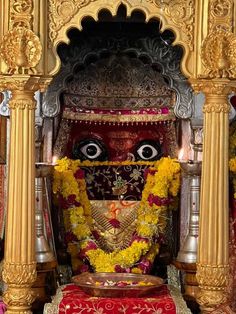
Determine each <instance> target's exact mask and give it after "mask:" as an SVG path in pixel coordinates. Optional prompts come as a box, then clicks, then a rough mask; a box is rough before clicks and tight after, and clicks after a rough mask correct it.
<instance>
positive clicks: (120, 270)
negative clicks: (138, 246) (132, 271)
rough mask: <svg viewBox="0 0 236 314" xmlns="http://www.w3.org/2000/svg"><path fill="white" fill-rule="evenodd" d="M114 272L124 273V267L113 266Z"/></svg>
mask: <svg viewBox="0 0 236 314" xmlns="http://www.w3.org/2000/svg"><path fill="white" fill-rule="evenodd" d="M115 272H116V273H125V269H124V268H123V267H121V266H120V265H116V266H115Z"/></svg>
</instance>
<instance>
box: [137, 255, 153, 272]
mask: <svg viewBox="0 0 236 314" xmlns="http://www.w3.org/2000/svg"><path fill="white" fill-rule="evenodd" d="M138 268H140V269H141V270H142V273H143V274H149V273H150V271H151V268H152V263H151V262H150V261H149V260H147V259H143V260H141V262H140V263H139V267H138Z"/></svg>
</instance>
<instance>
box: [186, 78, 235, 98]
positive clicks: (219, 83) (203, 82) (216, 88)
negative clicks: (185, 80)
mask: <svg viewBox="0 0 236 314" xmlns="http://www.w3.org/2000/svg"><path fill="white" fill-rule="evenodd" d="M189 82H190V84H191V86H192V88H193V90H194V92H195V93H200V92H203V93H204V94H205V95H217V97H219V96H224V95H228V94H229V93H230V92H231V91H233V90H234V89H235V88H236V80H235V87H234V86H233V82H234V81H232V80H229V79H224V78H219V79H189Z"/></svg>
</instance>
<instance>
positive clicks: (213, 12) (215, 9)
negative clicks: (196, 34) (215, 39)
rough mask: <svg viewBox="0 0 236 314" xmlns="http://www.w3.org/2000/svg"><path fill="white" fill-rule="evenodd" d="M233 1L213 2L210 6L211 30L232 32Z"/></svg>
mask: <svg viewBox="0 0 236 314" xmlns="http://www.w3.org/2000/svg"><path fill="white" fill-rule="evenodd" d="M232 11H233V1H232V0H211V1H210V5H209V22H208V24H209V30H210V32H213V31H216V30H217V29H218V30H220V29H221V30H224V31H229V32H230V31H231V30H232V25H231V22H232Z"/></svg>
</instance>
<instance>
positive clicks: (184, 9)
mask: <svg viewBox="0 0 236 314" xmlns="http://www.w3.org/2000/svg"><path fill="white" fill-rule="evenodd" d="M147 1H148V2H151V3H154V4H155V5H156V6H157V7H159V8H160V9H161V12H163V13H164V14H165V16H167V17H169V18H170V20H171V21H172V22H173V23H174V24H175V25H176V26H177V27H178V28H179V29H181V32H183V33H182V35H184V36H185V37H184V39H185V41H186V44H187V45H188V46H189V48H190V51H192V50H193V26H194V23H193V22H194V9H195V5H194V4H195V1H193V0H177V1H169V0H147Z"/></svg>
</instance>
